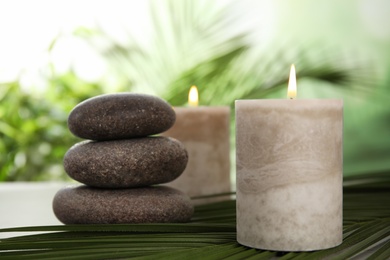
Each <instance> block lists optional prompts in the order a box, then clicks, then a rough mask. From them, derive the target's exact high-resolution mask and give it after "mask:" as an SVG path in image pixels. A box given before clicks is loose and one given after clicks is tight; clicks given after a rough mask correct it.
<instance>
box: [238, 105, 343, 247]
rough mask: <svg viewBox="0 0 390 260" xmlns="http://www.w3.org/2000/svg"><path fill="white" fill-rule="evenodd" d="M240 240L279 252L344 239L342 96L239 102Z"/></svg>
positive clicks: (332, 243)
mask: <svg viewBox="0 0 390 260" xmlns="http://www.w3.org/2000/svg"><path fill="white" fill-rule="evenodd" d="M236 142H237V145H236V155H237V160H236V165H237V182H236V183H237V241H238V242H239V243H241V244H243V245H246V246H250V247H254V248H259V249H267V250H277V251H311V250H319V249H326V248H330V247H334V246H337V245H339V244H340V243H341V242H342V202H343V194H342V175H343V159H342V158H343V156H342V152H343V103H342V101H341V100H245V101H244V100H242V101H241V100H239V101H236Z"/></svg>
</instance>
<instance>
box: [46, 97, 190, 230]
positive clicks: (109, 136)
mask: <svg viewBox="0 0 390 260" xmlns="http://www.w3.org/2000/svg"><path fill="white" fill-rule="evenodd" d="M175 118H176V115H175V112H174V110H173V109H172V107H171V106H170V105H169V104H168V103H167V102H165V101H164V100H162V99H160V98H157V97H154V96H150V95H143V94H134V93H119V94H107V95H101V96H97V97H94V98H91V99H88V100H86V101H84V102H82V103H80V104H79V105H77V106H76V107H75V108H74V109H73V110H72V112H71V113H70V115H69V118H68V126H69V129H70V131H71V132H72V133H73V134H74V135H76V136H78V137H80V138H84V139H89V140H86V141H83V142H80V143H77V144H76V145H74V146H73V147H71V148H70V149H69V151H68V152H67V153H66V154H65V157H64V168H65V171H66V172H67V174H68V175H69V176H70V177H71V178H73V179H74V180H77V181H79V182H81V183H83V184H84V185H81V186H75V187H67V188H64V189H62V190H60V191H59V192H58V193H57V194H56V195H55V197H54V201H53V210H54V213H55V215H56V216H57V218H58V219H59V220H60V221H61V222H63V223H65V224H105V223H109V224H116V223H164V222H186V221H189V220H190V218H191V217H192V214H193V206H192V204H191V201H190V199H189V197H188V196H187V195H185V194H184V193H182V192H181V191H178V190H176V189H173V188H170V187H166V186H159V185H156V184H161V183H167V182H170V181H172V180H174V179H176V178H177V177H179V176H180V175H181V174H182V172H183V171H184V169H185V167H186V165H187V161H188V155H187V152H186V150H185V148H184V146H183V145H182V144H181V143H180V142H179V141H177V140H175V139H173V138H169V137H157V136H151V135H155V134H158V133H161V132H164V131H166V130H167V129H169V128H170V127H171V126H172V125H173V123H174V122H175Z"/></svg>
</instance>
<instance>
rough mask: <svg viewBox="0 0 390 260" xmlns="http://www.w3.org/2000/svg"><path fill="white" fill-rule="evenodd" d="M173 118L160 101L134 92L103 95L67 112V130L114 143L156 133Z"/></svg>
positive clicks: (170, 123)
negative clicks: (118, 140)
mask: <svg viewBox="0 0 390 260" xmlns="http://www.w3.org/2000/svg"><path fill="white" fill-rule="evenodd" d="M175 119H176V115H175V112H174V110H173V109H172V107H171V106H170V105H169V104H168V103H167V102H166V101H164V100H163V99H161V98H159V97H155V96H151V95H145V94H136V93H117V94H105V95H100V96H96V97H93V98H90V99H87V100H85V101H83V102H81V103H80V104H78V105H77V106H76V107H75V108H73V110H72V111H71V112H70V115H69V118H68V127H69V130H70V131H71V132H72V133H73V134H74V135H76V136H78V137H81V138H85V139H91V140H116V139H126V138H132V137H141V136H148V135H153V134H158V133H161V132H164V131H165V130H167V129H169V128H170V127H171V126H172V125H173V123H174V122H175Z"/></svg>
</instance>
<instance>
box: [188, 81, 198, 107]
mask: <svg viewBox="0 0 390 260" xmlns="http://www.w3.org/2000/svg"><path fill="white" fill-rule="evenodd" d="M198 102H199V95H198V89H197V88H196V86H192V87H191V88H190V92H189V93H188V105H189V106H192V107H196V106H198Z"/></svg>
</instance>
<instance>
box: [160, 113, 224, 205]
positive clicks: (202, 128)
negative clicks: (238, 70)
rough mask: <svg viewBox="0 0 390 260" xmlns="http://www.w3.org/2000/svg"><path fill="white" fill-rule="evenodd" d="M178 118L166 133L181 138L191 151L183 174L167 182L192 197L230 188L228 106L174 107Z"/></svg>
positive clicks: (220, 191) (188, 150)
mask: <svg viewBox="0 0 390 260" xmlns="http://www.w3.org/2000/svg"><path fill="white" fill-rule="evenodd" d="M174 110H175V112H176V122H175V124H174V125H173V127H172V128H170V129H169V130H168V131H166V132H164V133H163V135H165V136H170V137H173V138H176V139H178V140H179V141H181V142H182V143H183V144H184V146H185V148H186V149H187V152H188V164H187V167H186V169H185V170H184V172H183V174H182V175H181V176H180V177H179V178H177V179H176V180H174V181H173V182H170V183H167V184H166V185H168V186H171V187H173V188H177V189H179V190H181V191H183V192H185V193H186V194H187V195H189V196H190V197H196V196H203V195H210V194H217V193H223V192H229V191H230V190H231V188H230V186H231V185H230V145H229V123H230V122H229V117H230V109H229V107H186V108H184V107H175V108H174Z"/></svg>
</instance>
